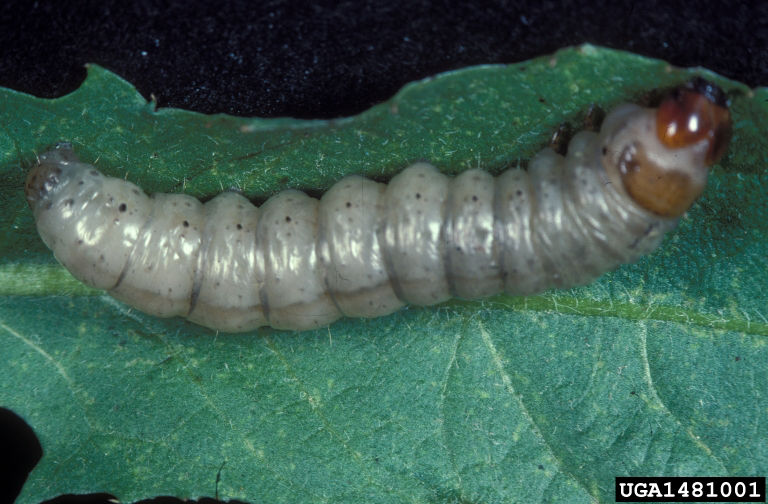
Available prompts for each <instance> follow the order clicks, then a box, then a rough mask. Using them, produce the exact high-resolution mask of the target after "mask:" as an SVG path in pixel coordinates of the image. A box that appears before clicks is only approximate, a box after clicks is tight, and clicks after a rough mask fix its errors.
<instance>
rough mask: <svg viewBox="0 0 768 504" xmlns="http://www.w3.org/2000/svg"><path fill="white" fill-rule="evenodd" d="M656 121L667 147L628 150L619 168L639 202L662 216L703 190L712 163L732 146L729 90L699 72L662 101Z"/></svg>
mask: <svg viewBox="0 0 768 504" xmlns="http://www.w3.org/2000/svg"><path fill="white" fill-rule="evenodd" d="M655 122H656V125H655V126H656V137H657V139H658V142H659V143H660V144H661V146H662V147H663V149H664V151H665V152H664V153H663V154H662V155H659V156H653V155H651V154H650V153H649V149H635V150H633V151H632V152H631V153H627V154H628V155H627V156H625V157H624V158H623V159H622V161H621V166H620V167H619V170H620V174H621V179H622V182H623V184H624V188H625V189H626V191H627V193H629V195H630V196H631V197H632V198H633V199H634V200H635V202H637V203H638V204H639V205H640V206H641V207H643V208H645V209H646V210H648V211H650V212H652V213H654V214H656V215H659V216H662V217H679V216H680V215H682V214H683V213H685V211H686V210H688V208H690V206H691V205H692V204H693V203H694V201H696V199H697V198H698V197H699V196H700V195H701V193H702V192H703V191H704V187H705V185H706V181H707V175H708V173H709V166H711V165H713V164H714V163H716V162H717V161H718V160H720V158H721V157H722V156H723V154H724V153H725V151H726V149H727V148H728V143H729V141H730V139H731V130H732V123H731V114H730V111H729V110H728V103H727V100H726V96H725V93H724V92H723V91H722V90H721V89H720V88H719V87H717V86H716V85H715V84H712V83H711V82H708V81H706V80H704V79H702V78H699V77H697V78H695V79H693V80H691V81H690V82H688V83H687V84H685V85H683V86H681V87H679V88H677V89H676V90H675V91H674V92H673V93H672V94H671V95H670V96H669V97H668V98H666V99H665V100H664V101H663V102H662V103H661V105H660V106H659V108H658V109H657V110H656V116H655ZM630 154H631V155H630ZM683 160H684V161H683Z"/></svg>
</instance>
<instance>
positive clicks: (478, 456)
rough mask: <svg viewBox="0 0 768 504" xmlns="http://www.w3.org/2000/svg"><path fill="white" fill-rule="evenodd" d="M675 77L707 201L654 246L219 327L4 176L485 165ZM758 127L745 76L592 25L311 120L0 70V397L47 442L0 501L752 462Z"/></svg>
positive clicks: (253, 193) (332, 175) (302, 181)
mask: <svg viewBox="0 0 768 504" xmlns="http://www.w3.org/2000/svg"><path fill="white" fill-rule="evenodd" d="M693 74H699V75H704V76H705V77H707V78H709V79H711V80H714V81H715V82H716V83H718V84H719V85H720V86H722V87H723V88H724V89H725V90H726V92H727V93H728V94H729V97H730V98H731V100H732V111H733V116H734V138H733V142H732V146H731V148H730V150H729V153H728V154H727V156H726V157H725V158H724V160H723V161H722V162H721V164H720V165H719V166H717V167H716V168H715V169H714V171H713V173H712V175H711V177H710V183H709V185H708V187H707V190H706V192H705V194H704V196H703V198H702V199H701V200H700V202H699V203H697V204H696V205H695V206H694V208H693V209H692V210H691V211H690V212H689V214H688V216H687V217H686V218H685V219H683V220H682V222H681V224H680V226H679V228H678V229H677V230H676V231H675V232H673V233H672V234H671V235H670V236H669V237H668V238H667V239H666V240H665V242H664V243H663V244H662V246H661V247H660V249H659V250H658V251H656V252H655V253H654V254H652V255H650V256H649V257H646V258H644V259H643V260H641V261H640V262H638V263H637V264H633V265H628V266H625V267H622V268H620V269H619V270H617V271H616V272H613V273H608V274H606V275H605V276H603V277H602V278H601V279H599V280H598V281H597V282H595V283H594V284H592V285H590V286H587V287H582V288H577V289H570V290H565V291H551V292H547V293H545V294H543V295H540V296H533V297H528V298H514V297H509V296H498V297H495V298H491V299H489V300H485V301H472V302H467V301H452V302H448V303H446V304H443V305H441V306H438V307H429V308H414V307H411V308H407V309H404V310H401V311H399V312H397V313H395V314H393V315H391V316H387V317H381V318H379V319H374V320H342V321H339V322H337V323H335V324H333V325H332V326H330V327H329V328H327V329H322V330H318V331H315V332H306V333H289V332H281V331H274V330H271V329H262V330H259V331H254V332H253V333H250V334H242V335H224V334H219V335H216V334H215V333H213V332H212V331H209V330H207V329H204V328H200V327H197V326H194V325H192V324H190V323H187V322H185V321H183V320H180V319H170V320H163V319H156V318H153V317H149V316H146V315H144V314H141V313H138V312H136V311H133V310H131V309H129V308H127V307H126V306H125V305H122V304H121V303H119V302H117V301H114V300H112V299H111V298H109V297H108V296H106V295H104V294H101V293H100V292H98V291H93V290H92V289H88V288H86V287H83V286H81V285H80V284H79V283H78V282H76V281H75V280H74V279H72V278H71V277H70V276H69V275H68V273H66V272H65V271H64V270H63V269H62V268H61V267H60V266H58V265H57V263H56V262H55V260H54V258H53V255H52V254H51V253H50V251H49V250H48V249H47V248H46V247H45V245H44V244H43V243H42V241H41V240H40V239H39V237H38V235H37V233H36V231H35V227H34V222H33V219H32V215H31V212H30V211H29V209H28V208H27V206H26V203H25V200H24V196H23V182H24V177H25V173H26V170H28V168H29V167H30V166H31V165H32V163H33V162H34V160H35V155H36V154H37V153H40V152H42V151H43V150H44V149H45V148H47V147H48V146H50V145H51V144H53V143H55V142H57V141H60V140H68V141H71V142H73V143H74V145H75V149H76V151H77V152H78V154H79V155H80V156H81V157H82V158H83V160H85V161H87V162H92V163H94V164H96V166H97V167H98V168H99V169H100V170H102V171H103V172H104V173H106V174H108V175H112V176H119V177H123V176H124V177H126V178H127V179H129V180H131V181H133V182H135V183H137V184H139V185H140V186H142V187H143V188H144V189H145V190H147V192H150V193H151V192H159V191H162V192H178V191H184V192H186V193H188V194H191V195H194V196H196V197H200V198H203V199H206V198H210V197H212V196H214V195H215V194H217V193H218V192H220V191H221V190H222V189H228V188H239V189H240V190H242V191H243V192H244V194H245V195H246V196H248V197H249V198H251V199H253V200H254V201H256V202H262V201H264V199H266V198H267V197H268V196H270V195H272V194H274V193H276V192H278V191H279V190H282V189H285V188H288V187H293V188H298V189H302V190H305V191H308V192H310V194H312V195H315V196H318V195H320V194H321V193H322V192H323V191H325V190H326V189H327V188H328V187H330V185H331V184H333V183H334V182H335V181H336V180H338V179H339V178H341V177H342V176H344V175H346V174H351V173H362V174H364V175H367V176H369V177H372V178H375V179H377V180H388V179H389V178H391V176H392V175H393V174H395V173H397V172H398V171H399V170H400V169H402V168H403V167H404V166H406V165H408V164H409V163H412V162H414V161H417V160H420V159H429V160H430V161H431V162H433V163H434V164H436V165H437V166H439V167H440V168H441V169H442V170H444V171H445V172H446V173H451V174H455V173H458V172H460V171H462V170H464V169H467V168H470V167H478V166H479V167H481V168H484V169H487V170H488V171H490V172H492V173H494V174H497V173H500V172H501V171H503V170H504V169H505V168H507V167H509V166H515V165H517V164H518V163H524V162H525V160H526V159H529V158H530V157H531V156H532V155H533V154H535V153H536V152H537V151H538V150H539V149H541V148H542V147H543V146H545V145H546V143H547V140H548V137H549V135H550V134H551V132H552V131H554V130H555V129H556V127H557V126H558V124H560V123H561V122H562V121H570V122H571V123H573V124H574V125H578V124H580V122H581V121H582V119H583V117H584V115H585V113H586V110H587V108H588V107H589V105H590V104H592V103H597V104H599V105H600V106H602V107H603V108H604V109H606V110H608V109H610V108H611V107H613V106H614V105H616V104H618V103H620V102H624V101H636V100H642V99H643V97H644V96H645V95H646V93H647V92H648V91H650V90H652V89H655V88H659V87H666V86H672V85H676V84H679V83H680V82H683V81H685V80H686V79H687V78H688V77H689V76H691V75H693ZM767 123H768V90H766V89H764V88H761V89H755V90H750V89H748V88H746V87H745V86H743V85H741V84H739V83H736V82H732V81H728V80H726V79H723V78H721V77H718V76H716V75H713V74H711V73H709V72H707V71H705V70H701V69H698V70H680V69H675V68H671V67H669V65H668V64H666V63H664V62H661V61H657V60H651V59H646V58H642V57H639V56H635V55H632V54H629V53H624V52H618V51H613V50H608V49H601V48H595V47H592V46H582V47H580V48H575V49H565V50H563V51H560V52H558V53H556V54H555V55H552V56H547V57H543V58H538V59H535V60H531V61H528V62H524V63H519V64H515V65H507V66H481V67H473V68H467V69H463V70H459V71H454V72H449V73H446V74H441V75H438V76H436V77H434V78H431V79H426V80H424V81H421V82H416V83H412V84H409V85H408V86H406V87H405V88H403V89H402V90H401V91H400V92H399V93H398V94H397V95H396V96H395V97H393V98H392V99H391V100H389V101H388V102H386V103H382V104H380V105H378V106H376V107H374V108H372V109H370V110H368V111H366V112H364V113H362V114H360V115H358V116H355V117H350V118H344V119H338V120H332V121H304V120H293V119H270V120H264V119H243V118H236V117H231V116H224V115H217V116H204V115H200V114H196V113H191V112H186V111H183V110H175V109H159V110H156V109H155V106H154V104H152V103H148V102H147V101H146V100H145V99H144V98H142V97H141V96H140V95H139V94H138V93H137V92H136V91H135V89H134V88H133V87H132V86H131V85H130V84H129V83H127V82H125V81H123V80H121V79H120V78H119V77H117V76H115V75H114V74H111V73H109V72H108V71H106V70H104V69H102V68H99V67H97V66H90V67H89V73H88V78H87V79H86V81H85V82H84V83H83V84H82V86H81V87H80V88H79V89H78V90H77V91H75V92H73V93H72V94H70V95H67V96H64V97H62V98H59V99H55V100H44V99H38V98H35V97H31V96H28V95H24V94H21V93H17V92H14V91H11V90H7V89H0V125H2V128H0V208H2V210H3V211H2V212H0V221H2V222H1V225H0V233H2V240H0V347H1V348H2V349H3V352H2V354H3V355H2V359H1V360H0V404H2V405H3V406H6V407H9V408H11V409H13V410H14V411H16V412H17V413H18V414H20V415H21V416H23V417H24V418H25V419H26V420H27V421H28V422H29V423H30V424H31V425H32V426H33V428H34V429H35V430H36V432H37V434H38V436H39V437H40V439H41V442H42V445H43V449H44V457H43V459H42V461H41V462H40V464H39V466H38V467H37V468H36V469H35V470H34V471H33V473H32V474H31V476H30V478H29V480H28V482H27V484H26V486H25V489H24V491H23V493H22V496H21V497H20V500H19V502H25V503H26V502H38V501H40V500H43V499H48V498H52V497H54V496H56V495H59V494H62V493H81V492H100V491H104V492H110V493H113V494H115V495H117V496H118V497H119V498H120V499H121V500H123V501H131V500H136V499H140V498H147V497H153V496H156V495H175V496H178V497H198V496H214V494H216V493H217V494H218V496H219V498H222V499H233V498H239V499H243V500H248V501H251V502H276V503H278V502H286V503H295V502H309V501H312V502H333V503H340V502H350V503H359V502H370V503H377V502H381V503H389V502H418V503H421V502H526V503H537V502H552V501H557V502H594V501H598V502H613V489H614V483H613V481H614V480H613V478H614V476H624V475H643V476H657V475H669V476H675V475H686V476H687V475H709V476H716V475H765V474H766V473H768V421H766V420H767V419H768V346H767V345H766V342H767V338H768V319H767V317H768V302H767V301H768V295H767V294H766V285H768V259H767V258H768V205H767V204H766V203H767V202H768V198H767V196H768V171H766V166H767V165H768V163H767V161H768V143H767V142H766V138H767V137H768V124H767ZM217 480H218V483H217Z"/></svg>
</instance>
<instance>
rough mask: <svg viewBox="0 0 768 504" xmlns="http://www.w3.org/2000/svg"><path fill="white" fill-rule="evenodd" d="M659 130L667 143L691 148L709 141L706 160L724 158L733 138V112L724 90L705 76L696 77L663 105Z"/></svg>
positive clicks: (659, 118) (665, 143)
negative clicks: (729, 109)
mask: <svg viewBox="0 0 768 504" xmlns="http://www.w3.org/2000/svg"><path fill="white" fill-rule="evenodd" d="M656 133H657V134H658V135H659V140H661V143H663V144H664V145H665V146H667V147H669V148H673V149H679V148H682V147H689V146H691V145H694V144H696V143H698V142H700V141H702V140H707V141H708V142H709V149H708V150H707V158H706V162H707V164H708V165H712V164H714V163H716V162H717V161H718V160H720V158H721V157H723V154H724V153H725V150H726V148H727V147H728V142H729V141H730V139H731V113H730V112H729V111H728V104H727V101H726V98H725V93H723V91H722V90H721V89H720V88H719V87H717V86H715V85H714V84H712V83H711V82H708V81H706V80H704V79H702V78H695V79H693V80H692V81H691V82H689V83H688V84H686V85H685V86H684V87H681V88H678V89H677V90H676V91H675V92H674V93H673V94H672V96H670V97H669V98H667V99H666V100H664V101H663V102H662V103H661V105H659V111H658V112H657V114H656Z"/></svg>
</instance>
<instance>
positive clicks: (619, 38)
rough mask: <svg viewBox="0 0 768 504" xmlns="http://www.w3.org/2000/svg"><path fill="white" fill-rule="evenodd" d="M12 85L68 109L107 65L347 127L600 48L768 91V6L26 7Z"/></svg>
mask: <svg viewBox="0 0 768 504" xmlns="http://www.w3.org/2000/svg"><path fill="white" fill-rule="evenodd" d="M0 19H2V26H0V51H2V57H0V86H5V87H10V88H13V89H16V90H20V91H25V92H28V93H32V94H34V95H37V96H44V97H54V96H61V95H63V94H66V93H67V92H70V91H72V90H74V89H75V88H77V87H78V85H79V84H80V82H81V81H82V80H83V79H84V78H85V69H84V67H83V65H84V64H85V63H88V62H93V63H98V64H100V65H102V66H105V67H107V68H109V69H110V70H112V71H114V72H116V73H117V74H119V75H121V76H122V77H124V78H125V79H126V80H128V81H129V82H131V83H133V84H135V85H136V87H137V88H138V89H139V91H140V92H141V93H142V94H143V95H144V96H145V97H147V98H149V96H150V95H154V96H155V97H157V100H158V102H159V104H160V106H171V107H181V108H185V109H190V110H196V111H199V112H205V113H213V112H226V113H230V114H235V115H240V116H263V117H274V116H293V117H302V118H320V117H338V116H341V115H351V114H355V113H357V112H360V111H362V110H364V109H366V108H368V107H370V106H371V105H372V104H374V103H377V102H380V101H382V100H385V99H387V98H388V97H390V96H391V95H392V94H393V93H395V92H396V91H397V90H398V89H399V88H400V87H402V86H403V85H404V84H406V83H408V82H410V81H413V80H416V79H420V78H422V77H426V76H429V75H433V74H435V73H438V72H441V71H445V70H449V69H454V68H461V67H465V66H469V65H475V64H480V63H511V62H518V61H522V60H526V59H529V58H532V57H535V56H540V55H543V54H547V53H550V52H553V51H555V50H557V49H558V48H561V47H565V46H568V45H578V44H581V43H583V42H590V43H593V44H598V45H605V46H610V47H614V48H618V49H625V50H629V51H633V52H636V53H641V54H645V55H649V56H653V57H656V58H660V59H664V60H666V61H669V62H670V63H673V64H675V65H678V66H696V65H701V66H705V67H707V68H709V69H711V70H714V71H717V72H719V73H721V74H724V75H726V76H728V77H731V78H733V79H736V80H740V81H742V82H745V83H747V84H749V85H750V86H757V85H767V84H768V24H766V23H768V21H767V20H768V2H764V1H763V2H754V4H750V3H748V2H747V3H739V2H712V1H695V2H693V1H686V2H679V3H678V4H677V5H676V4H675V2H669V1H663V0H661V1H660V0H652V1H647V2H637V3H636V4H635V3H633V2H610V3H607V4H606V5H604V6H600V5H597V4H589V3H583V4H582V3H576V2H560V3H558V2H547V1H543V2H503V1H496V2H489V1H479V2H460V1H454V2H449V1H432V2H430V1H423V0H413V1H408V2H406V1H402V0H393V1H389V2H383V1H380V2H374V1H371V0H359V1H341V2H301V1H297V0H272V1H263V2H253V3H245V2H223V3H220V2H209V3H205V2H148V1H143V2H124V4H121V3H119V2H77V3H68V2H53V1H50V0H48V1H39V2H29V1H27V2H22V1H10V2H6V3H4V4H3V6H2V7H0Z"/></svg>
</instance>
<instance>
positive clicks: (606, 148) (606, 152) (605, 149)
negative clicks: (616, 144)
mask: <svg viewBox="0 0 768 504" xmlns="http://www.w3.org/2000/svg"><path fill="white" fill-rule="evenodd" d="M606 154H608V147H605V146H603V156H605V155H606Z"/></svg>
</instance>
